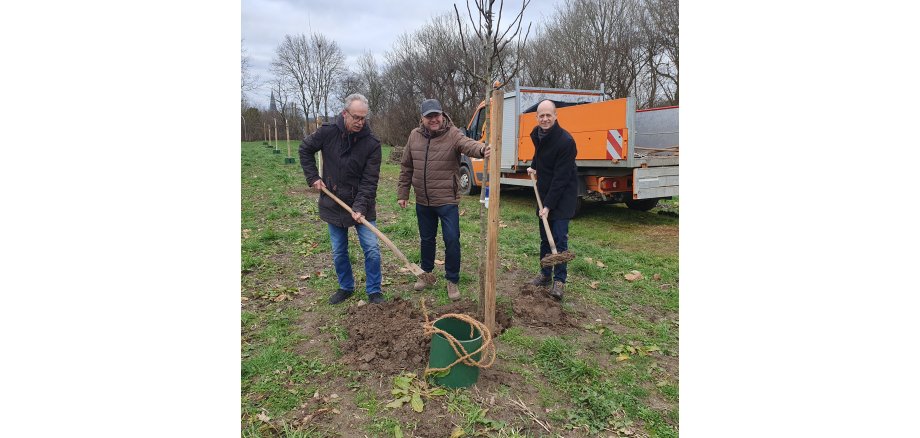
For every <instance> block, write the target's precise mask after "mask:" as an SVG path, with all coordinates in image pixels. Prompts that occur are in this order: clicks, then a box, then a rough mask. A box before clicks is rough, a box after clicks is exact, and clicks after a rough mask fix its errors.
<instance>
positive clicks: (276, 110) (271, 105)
mask: <svg viewBox="0 0 920 438" xmlns="http://www.w3.org/2000/svg"><path fill="white" fill-rule="evenodd" d="M268 110H269V111H271V112H273V113H276V112H278V107H277V106H275V91H274V90H272V102H271V104H270V105H269V106H268Z"/></svg>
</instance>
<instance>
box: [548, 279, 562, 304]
mask: <svg viewBox="0 0 920 438" xmlns="http://www.w3.org/2000/svg"><path fill="white" fill-rule="evenodd" d="M564 293H565V283H563V282H561V281H554V282H553V288H552V289H550V291H549V296H551V297H553V298H554V299H555V300H556V301H562V295H563V294H564Z"/></svg>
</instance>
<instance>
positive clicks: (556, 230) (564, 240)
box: [537, 218, 569, 283]
mask: <svg viewBox="0 0 920 438" xmlns="http://www.w3.org/2000/svg"><path fill="white" fill-rule="evenodd" d="M537 219H538V220H539V221H540V225H539V226H540V260H542V259H543V257H546V256H547V255H548V254H552V253H553V252H552V251H550V249H549V240H547V238H546V229H545V228H544V227H543V219H540V218H537ZM548 222H549V230H550V232H551V233H553V241H555V242H556V251H558V252H562V251H565V250H567V249H569V219H557V220H554V221H548ZM554 268H555V271H556V273H555V275H553V270H554ZM540 273H541V274H543V276H544V277H549V276H551V275H552V276H553V280H554V281H561V282H563V283H565V278H566V277H567V276H568V273H569V271H568V269H566V264H565V263H561V264H558V265H556V266H550V267H546V268H541V269H540Z"/></svg>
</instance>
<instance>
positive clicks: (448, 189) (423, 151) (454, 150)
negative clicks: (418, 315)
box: [397, 99, 490, 300]
mask: <svg viewBox="0 0 920 438" xmlns="http://www.w3.org/2000/svg"><path fill="white" fill-rule="evenodd" d="M461 153H464V154H466V155H467V156H469V157H473V158H488V157H489V154H490V150H489V146H487V145H484V144H482V143H479V142H477V141H476V140H473V139H471V138H469V137H467V136H465V135H463V133H462V132H460V129H458V128H457V127H456V126H454V124H453V122H451V120H450V117H449V116H448V115H447V114H445V113H444V111H443V110H442V109H441V103H440V102H438V101H437V100H435V99H427V100H425V101H423V102H422V120H421V122H420V123H419V127H418V128H415V129H413V130H412V132H411V133H410V134H409V140H408V141H406V147H405V148H404V149H403V156H402V168H401V170H400V172H399V186H398V193H397V199H398V202H399V206H400V207H402V208H406V203H407V201H408V199H409V188H410V187H413V188H415V213H416V216H417V218H418V233H419V238H420V240H421V259H422V260H421V268H422V270H424V271H425V272H431V271H432V270H433V269H434V253H435V237H437V234H438V220H439V219H440V221H441V233H442V236H443V238H444V259H445V260H444V271H445V272H444V278H446V279H447V296H448V297H449V298H450V299H451V300H457V299H459V298H460V290H459V288H458V287H457V283H458V282H459V281H460V213H459V210H458V207H457V206H458V204H460V191H459V187H460V154H461ZM428 286H430V284H428V283H426V282H425V280H422V279H419V281H418V282H416V283H415V286H414V288H415V290H419V291H420V290H423V289H425V288H426V287H428Z"/></svg>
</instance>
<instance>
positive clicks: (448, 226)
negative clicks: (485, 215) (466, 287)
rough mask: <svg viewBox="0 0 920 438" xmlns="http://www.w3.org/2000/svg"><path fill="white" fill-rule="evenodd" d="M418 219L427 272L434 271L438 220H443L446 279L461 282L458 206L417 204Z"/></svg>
mask: <svg viewBox="0 0 920 438" xmlns="http://www.w3.org/2000/svg"><path fill="white" fill-rule="evenodd" d="M415 214H416V216H417V217H418V234H419V237H420V238H421V245H422V265H421V268H422V270H423V271H425V272H431V271H432V270H433V269H434V250H435V237H437V235H438V219H440V220H441V234H442V236H443V237H444V259H445V260H444V278H446V279H447V281H450V282H451V283H454V284H456V283H458V282H459V281H460V210H459V209H458V208H457V206H456V205H442V206H440V207H428V206H425V205H419V204H415Z"/></svg>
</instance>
